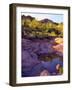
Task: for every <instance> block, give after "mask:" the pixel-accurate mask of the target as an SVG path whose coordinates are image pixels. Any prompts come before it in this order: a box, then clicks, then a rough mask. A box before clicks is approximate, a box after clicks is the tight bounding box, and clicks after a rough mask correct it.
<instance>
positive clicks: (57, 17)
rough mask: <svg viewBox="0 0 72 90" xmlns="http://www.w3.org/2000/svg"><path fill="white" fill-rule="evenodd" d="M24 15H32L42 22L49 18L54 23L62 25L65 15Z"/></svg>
mask: <svg viewBox="0 0 72 90" xmlns="http://www.w3.org/2000/svg"><path fill="white" fill-rule="evenodd" d="M22 14H24V15H26V16H27V15H30V16H32V17H35V18H36V19H37V20H42V19H45V18H48V19H50V20H53V21H54V22H58V23H61V22H63V14H51V13H28V12H25V13H22Z"/></svg>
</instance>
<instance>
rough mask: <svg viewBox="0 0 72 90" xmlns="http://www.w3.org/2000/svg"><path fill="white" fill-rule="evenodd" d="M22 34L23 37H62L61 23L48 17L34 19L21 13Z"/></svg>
mask: <svg viewBox="0 0 72 90" xmlns="http://www.w3.org/2000/svg"><path fill="white" fill-rule="evenodd" d="M21 18H22V19H21V21H22V36H25V37H37V38H43V37H49V36H51V37H63V23H62V22H61V23H58V22H54V21H52V20H50V19H48V18H45V19H42V20H40V21H39V20H36V18H35V17H32V16H25V15H22V17H21Z"/></svg>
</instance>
